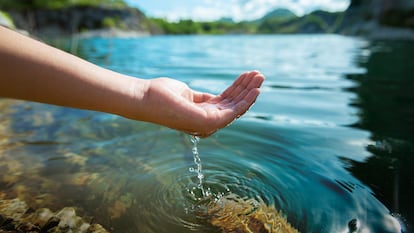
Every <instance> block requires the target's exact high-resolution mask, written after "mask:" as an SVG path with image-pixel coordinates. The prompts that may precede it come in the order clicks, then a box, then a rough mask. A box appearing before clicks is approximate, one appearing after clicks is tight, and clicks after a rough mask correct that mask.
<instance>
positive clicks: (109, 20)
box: [102, 16, 126, 30]
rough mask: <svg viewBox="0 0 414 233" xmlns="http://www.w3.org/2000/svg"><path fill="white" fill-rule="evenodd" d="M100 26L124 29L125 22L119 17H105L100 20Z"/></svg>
mask: <svg viewBox="0 0 414 233" xmlns="http://www.w3.org/2000/svg"><path fill="white" fill-rule="evenodd" d="M102 27H104V28H118V29H123V30H124V29H126V25H125V23H124V22H123V21H122V20H121V19H120V18H119V17H109V16H107V17H105V18H104V19H103V20H102Z"/></svg>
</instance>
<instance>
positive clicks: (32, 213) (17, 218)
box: [0, 198, 108, 233]
mask: <svg viewBox="0 0 414 233" xmlns="http://www.w3.org/2000/svg"><path fill="white" fill-rule="evenodd" d="M0 232H10V233H11V232H33V233H35V232H54V233H60V232H79V233H81V232H84V233H107V232H108V231H107V230H105V229H104V228H103V227H102V226H101V225H99V224H90V223H87V222H86V221H84V220H83V219H82V218H81V217H79V216H77V215H76V211H75V209H74V208H71V207H66V208H63V209H62V210H60V211H58V212H52V211H51V210H49V209H46V208H41V209H37V210H34V209H31V208H30V207H29V206H28V205H27V204H26V203H25V202H23V201H21V200H19V199H17V198H16V199H11V200H0Z"/></svg>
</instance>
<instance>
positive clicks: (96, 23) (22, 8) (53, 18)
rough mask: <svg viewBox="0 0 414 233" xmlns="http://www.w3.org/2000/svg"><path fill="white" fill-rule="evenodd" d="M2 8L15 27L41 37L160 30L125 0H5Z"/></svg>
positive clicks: (139, 32) (143, 32) (149, 32)
mask: <svg viewBox="0 0 414 233" xmlns="http://www.w3.org/2000/svg"><path fill="white" fill-rule="evenodd" d="M0 10H3V11H5V12H7V13H8V16H9V17H10V18H11V19H12V20H13V23H14V25H15V26H16V28H18V29H21V30H25V31H27V32H29V33H30V34H33V35H37V36H39V37H44V36H62V35H72V34H77V33H81V32H91V31H102V30H104V31H105V30H108V29H111V30H112V31H114V30H117V31H123V32H134V33H135V34H137V35H138V34H152V33H158V32H159V29H158V28H157V26H156V25H154V24H153V23H151V21H150V20H149V19H148V18H147V17H146V16H145V15H144V14H143V13H142V12H141V11H140V10H138V9H136V8H132V7H129V6H128V5H127V4H126V3H124V1H122V0H88V1H87V0H58V1H46V0H34V1H24V0H2V1H1V3H0Z"/></svg>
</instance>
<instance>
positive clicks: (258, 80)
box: [221, 71, 264, 102]
mask: <svg viewBox="0 0 414 233" xmlns="http://www.w3.org/2000/svg"><path fill="white" fill-rule="evenodd" d="M263 81H264V76H263V75H262V74H261V73H259V72H257V71H253V72H250V73H245V74H244V75H241V76H240V78H239V79H238V80H237V81H236V82H235V84H233V85H232V86H231V88H228V89H227V90H226V91H225V93H223V94H222V95H221V96H222V97H223V98H224V99H226V100H227V102H238V101H240V100H242V99H243V98H244V97H245V96H246V95H247V94H248V93H249V91H250V90H251V89H253V88H259V87H260V86H261V85H262V83H263ZM224 99H223V101H224Z"/></svg>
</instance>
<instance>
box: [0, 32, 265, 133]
mask: <svg viewBox="0 0 414 233" xmlns="http://www.w3.org/2000/svg"><path fill="white" fill-rule="evenodd" d="M263 81H264V76H263V75H262V74H261V73H260V72H258V71H250V72H245V73H243V74H241V75H240V76H239V77H238V78H237V79H236V80H235V81H234V83H233V84H232V85H231V86H229V87H228V88H227V89H226V90H225V91H224V92H223V93H221V94H219V95H213V94H210V93H202V92H198V91H194V90H192V89H190V88H189V87H188V86H187V85H186V84H185V83H183V82H181V81H178V80H175V79H171V78H164V77H163V78H154V79H142V78H137V77H131V76H128V75H124V74H120V73H117V72H114V71H111V70H108V69H105V68H102V67H99V66H97V65H94V64H92V63H90V62H87V61H85V60H83V59H81V58H79V57H76V56H74V55H71V54H69V53H66V52H64V51H61V50H59V49H56V48H54V47H51V46H49V45H46V44H44V43H42V42H39V41H37V40H34V39H31V38H29V37H27V36H24V35H21V34H19V33H16V32H14V31H12V30H9V29H7V28H4V27H1V26H0V97H5V98H15V99H22V100H28V101H35V102H41V103H47V104H54V105H59V106H65V107H72V108H79V109H87V110H93V111H100V112H107V113H111V114H117V115H120V116H123V117H126V118H130V119H133V120H138V121H145V122H151V123H154V124H159V125H162V126H166V127H169V128H172V129H176V130H179V131H183V132H186V133H189V134H193V135H198V136H201V137H207V136H210V135H211V134H213V133H214V132H216V131H217V130H219V129H221V128H224V127H226V126H227V125H228V124H230V123H231V122H232V121H234V120H235V119H236V118H238V117H239V116H241V115H243V114H244V113H245V112H246V111H247V110H248V109H249V108H250V106H251V105H252V104H253V103H254V102H255V101H256V98H257V96H258V95H259V93H260V86H261V84H262V82H263Z"/></svg>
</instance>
